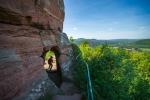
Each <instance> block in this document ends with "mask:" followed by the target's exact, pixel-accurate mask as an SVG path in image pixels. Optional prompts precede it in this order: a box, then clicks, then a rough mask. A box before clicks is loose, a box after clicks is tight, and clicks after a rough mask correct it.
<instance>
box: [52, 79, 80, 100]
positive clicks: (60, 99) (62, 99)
mask: <svg viewBox="0 0 150 100" xmlns="http://www.w3.org/2000/svg"><path fill="white" fill-rule="evenodd" d="M60 89H61V91H62V92H63V94H62V95H55V96H53V97H52V100H81V97H82V95H81V94H80V92H79V90H78V89H77V88H76V87H75V86H74V85H73V83H71V82H63V83H62V85H61V87H60Z"/></svg>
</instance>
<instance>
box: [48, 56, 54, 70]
mask: <svg viewBox="0 0 150 100" xmlns="http://www.w3.org/2000/svg"><path fill="white" fill-rule="evenodd" d="M48 64H49V69H50V70H51V69H52V67H53V57H52V56H51V57H50V58H49V59H48Z"/></svg>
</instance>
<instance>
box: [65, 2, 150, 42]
mask: <svg viewBox="0 0 150 100" xmlns="http://www.w3.org/2000/svg"><path fill="white" fill-rule="evenodd" d="M64 3H65V21H64V29H63V31H64V32H65V33H66V34H67V35H68V36H69V37H70V36H72V37H73V38H87V39H143V38H150V0H64Z"/></svg>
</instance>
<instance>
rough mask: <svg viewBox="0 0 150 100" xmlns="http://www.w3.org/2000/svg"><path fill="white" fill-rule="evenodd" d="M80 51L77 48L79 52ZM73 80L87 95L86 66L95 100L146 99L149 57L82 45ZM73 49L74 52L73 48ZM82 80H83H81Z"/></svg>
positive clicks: (149, 80) (149, 84)
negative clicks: (87, 66) (86, 66)
mask: <svg viewBox="0 0 150 100" xmlns="http://www.w3.org/2000/svg"><path fill="white" fill-rule="evenodd" d="M79 48H80V49H79ZM79 48H78V50H77V51H78V52H75V53H76V54H77V53H79V52H82V56H80V57H79V58H78V59H77V61H76V65H75V66H76V70H75V71H76V73H75V75H74V76H75V80H76V83H77V86H79V88H80V89H81V90H82V91H83V93H84V94H85V95H86V81H83V80H85V74H84V73H85V72H86V70H85V65H84V64H83V63H82V62H83V60H84V61H86V62H87V63H88V65H89V67H90V74H91V79H92V84H93V91H94V97H95V100H149V98H150V54H149V53H146V52H138V51H127V50H125V49H119V48H112V47H109V46H107V45H103V46H99V47H95V48H92V47H90V46H89V45H88V44H86V45H85V43H83V44H81V45H80V47H79ZM74 50H75V49H74ZM81 80H82V81H81Z"/></svg>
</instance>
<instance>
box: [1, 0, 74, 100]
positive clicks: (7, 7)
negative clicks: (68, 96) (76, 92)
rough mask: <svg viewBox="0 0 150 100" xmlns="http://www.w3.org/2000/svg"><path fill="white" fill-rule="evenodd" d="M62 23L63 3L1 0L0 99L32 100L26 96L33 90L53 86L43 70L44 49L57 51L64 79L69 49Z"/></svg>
mask: <svg viewBox="0 0 150 100" xmlns="http://www.w3.org/2000/svg"><path fill="white" fill-rule="evenodd" d="M63 21H64V3H63V0H0V100H11V99H16V100H17V99H18V98H21V97H22V98H21V100H24V99H27V100H34V99H35V98H34V97H33V94H32V95H29V94H31V92H33V91H34V90H36V89H34V88H35V87H38V86H40V89H45V88H44V87H46V86H49V85H52V83H51V82H49V81H47V80H48V77H47V74H46V72H45V70H44V69H43V59H42V58H41V55H42V53H43V48H46V49H50V48H51V47H53V46H57V47H58V48H59V50H60V52H61V56H60V58H59V59H60V65H61V68H62V73H63V77H68V75H67V74H66V73H67V71H68V69H69V67H70V65H71V62H68V61H70V60H69V59H68V56H66V55H68V54H71V51H72V49H71V47H70V44H69V41H68V39H67V36H66V35H65V34H64V33H62V30H63ZM68 78H69V77H68ZM46 82H49V83H46ZM45 83H46V84H49V85H42V84H45ZM46 88H47V87H46ZM38 89H39V87H38ZM43 91H45V90H43ZM38 95H39V96H40V95H42V94H40V93H39V94H38ZM36 97H38V96H37V94H36Z"/></svg>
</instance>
